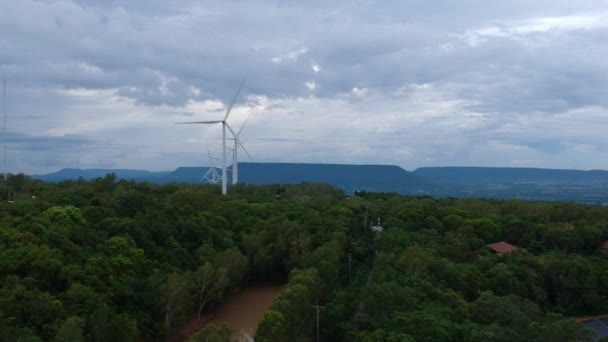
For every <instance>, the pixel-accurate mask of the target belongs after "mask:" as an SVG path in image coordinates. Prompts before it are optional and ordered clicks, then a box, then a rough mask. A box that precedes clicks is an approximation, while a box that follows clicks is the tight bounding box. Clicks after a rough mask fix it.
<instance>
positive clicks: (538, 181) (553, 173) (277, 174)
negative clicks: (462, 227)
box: [32, 163, 608, 203]
mask: <svg viewBox="0 0 608 342" xmlns="http://www.w3.org/2000/svg"><path fill="white" fill-rule="evenodd" d="M208 170H209V168H208V167H179V168H177V169H175V170H174V171H157V172H151V171H146V170H128V169H87V170H80V169H63V170H60V171H57V172H54V173H50V174H46V175H37V176H32V177H33V178H35V179H42V180H45V181H50V182H56V181H62V180H67V179H78V178H79V177H83V178H84V179H87V180H90V179H94V178H98V177H104V176H105V175H106V174H108V173H110V172H114V173H115V174H116V176H117V178H119V179H121V178H123V179H127V180H137V181H147V182H152V183H158V184H166V183H193V184H196V183H200V182H201V178H202V177H203V175H204V174H205V173H206V172H207V171H208ZM229 171H230V167H229ZM228 177H229V178H230V180H229V184H231V183H232V177H231V173H229V174H228ZM239 181H240V182H241V183H248V184H294V183H301V182H311V183H328V184H331V185H333V186H336V187H338V188H340V189H342V190H344V191H345V192H347V193H352V192H353V191H355V190H366V191H371V192H397V193H401V194H409V195H430V196H435V197H484V198H497V199H509V198H519V199H526V200H559V201H574V202H581V203H608V171H604V170H591V171H581V170H560V169H536V168H505V167H422V168H419V169H417V170H415V171H413V172H409V171H406V170H404V169H403V168H401V167H399V166H394V165H350V164H307V163H293V164H292V163H239Z"/></svg>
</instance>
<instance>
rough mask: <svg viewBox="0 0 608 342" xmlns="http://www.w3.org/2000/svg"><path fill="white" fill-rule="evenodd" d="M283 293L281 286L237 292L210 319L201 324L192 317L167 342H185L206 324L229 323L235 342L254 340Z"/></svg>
mask: <svg viewBox="0 0 608 342" xmlns="http://www.w3.org/2000/svg"><path fill="white" fill-rule="evenodd" d="M280 291H281V286H277V285H265V286H251V287H247V288H244V289H242V290H241V291H239V292H238V293H235V294H232V295H229V296H227V297H226V298H224V301H223V302H222V303H221V304H220V305H219V306H218V307H217V309H216V310H214V313H213V316H212V318H211V319H209V317H206V318H205V319H201V321H198V320H197V317H196V315H193V317H191V319H190V320H189V322H188V323H187V324H186V325H184V326H183V327H182V329H181V332H180V333H179V334H178V335H175V336H173V337H172V338H169V339H168V340H167V341H169V342H177V341H184V340H187V338H188V337H189V336H191V335H194V333H196V332H197V331H198V330H199V329H201V328H203V327H204V326H205V325H206V324H217V325H220V324H222V323H226V324H228V325H229V326H230V327H231V328H232V329H233V330H234V331H235V332H234V334H232V336H231V339H232V340H233V341H252V339H250V337H251V336H255V331H256V329H257V327H258V323H259V322H260V320H262V317H263V316H264V313H265V312H266V310H268V309H269V308H270V305H271V304H272V300H273V299H274V298H275V297H276V296H277V295H278V294H279V292H280Z"/></svg>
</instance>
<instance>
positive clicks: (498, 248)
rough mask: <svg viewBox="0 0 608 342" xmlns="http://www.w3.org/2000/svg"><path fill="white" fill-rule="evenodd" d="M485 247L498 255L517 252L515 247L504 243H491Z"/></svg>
mask: <svg viewBox="0 0 608 342" xmlns="http://www.w3.org/2000/svg"><path fill="white" fill-rule="evenodd" d="M486 246H488V247H490V249H492V250H493V251H494V252H495V253H496V254H498V255H502V254H506V253H511V252H514V251H516V250H517V247H516V246H513V245H512V244H510V243H506V242H504V241H501V242H496V243H491V244H489V245H486Z"/></svg>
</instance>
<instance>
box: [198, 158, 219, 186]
mask: <svg viewBox="0 0 608 342" xmlns="http://www.w3.org/2000/svg"><path fill="white" fill-rule="evenodd" d="M207 153H208V154H209V165H210V167H209V170H207V172H206V173H205V175H204V176H203V177H202V178H201V181H203V182H207V183H209V184H217V183H218V182H219V181H220V178H221V177H220V175H218V173H217V168H216V167H215V163H214V162H213V161H214V160H220V159H219V158H215V157H212V156H211V152H209V151H207Z"/></svg>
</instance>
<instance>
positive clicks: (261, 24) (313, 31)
mask: <svg viewBox="0 0 608 342" xmlns="http://www.w3.org/2000/svg"><path fill="white" fill-rule="evenodd" d="M167 3H171V4H170V5H168V4H167ZM0 12H1V14H0V78H2V79H6V82H7V92H6V93H7V95H6V110H7V125H8V128H7V131H6V132H2V141H3V142H4V143H6V144H7V146H8V168H9V170H10V171H13V172H16V171H19V172H26V173H42V172H50V171H55V170H57V169H60V168H63V167H80V168H97V167H104V168H141V169H150V170H172V169H174V168H176V167H178V166H187V165H190V166H192V165H206V164H208V160H207V157H206V154H207V151H208V150H209V151H210V152H211V153H212V154H214V155H216V156H219V155H220V147H219V146H220V145H219V144H220V140H218V138H219V137H220V136H221V126H219V125H215V126H202V125H198V126H195V125H191V126H185V125H174V124H173V123H174V122H178V121H190V120H215V119H221V118H222V117H223V112H224V111H225V108H226V105H227V104H228V103H229V102H230V99H231V98H232V97H233V96H234V93H235V91H236V89H237V88H238V85H239V83H240V82H241V80H242V79H243V78H246V81H245V85H244V87H243V91H242V93H241V96H240V98H239V100H238V102H237V103H236V105H235V107H234V109H233V111H232V114H231V116H230V118H229V120H228V121H229V123H230V125H232V126H233V127H234V128H235V129H237V130H238V129H239V128H240V127H241V125H242V124H243V122H244V121H245V120H246V118H247V117H248V116H249V115H251V116H250V119H249V121H248V123H247V126H246V128H245V129H244V130H243V132H242V134H241V138H242V140H243V143H244V144H245V146H246V147H247V149H248V151H249V152H250V154H251V155H252V157H253V159H254V161H258V162H315V163H317V162H320V163H356V164H367V163H374V164H396V165H400V166H402V167H403V168H405V169H408V170H412V169H415V168H417V167H421V166H455V165H459V166H462V165H464V166H530V167H550V168H579V169H594V168H603V169H608V44H607V42H608V1H607V0H588V1H580V0H535V1H530V0H509V1H481V0H476V1H472V0H450V1H447V0H446V1H428V0H407V1H403V0H399V1H357V0H352V1H329V0H325V1H294V0H282V1H279V0H272V1H270V0H268V1H262V0H247V1H244V0H243V1H237V0H234V1H230V0H222V1H199V0H181V1H171V2H169V1H161V0H129V1H119V0H111V1H109V0H106V1H101V0H97V1H95V0H56V1H54V0H46V1H43V0H40V1H31V0H19V1H14V0H0Z"/></svg>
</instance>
